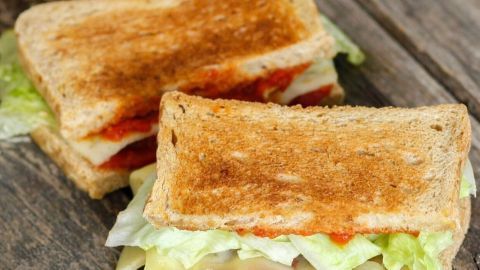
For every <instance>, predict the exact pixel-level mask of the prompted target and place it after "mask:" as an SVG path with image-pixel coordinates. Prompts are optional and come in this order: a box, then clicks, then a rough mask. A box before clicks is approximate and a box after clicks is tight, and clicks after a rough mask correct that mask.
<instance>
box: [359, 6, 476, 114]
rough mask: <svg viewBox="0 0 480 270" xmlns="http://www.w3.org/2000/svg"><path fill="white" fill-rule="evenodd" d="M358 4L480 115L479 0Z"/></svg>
mask: <svg viewBox="0 0 480 270" xmlns="http://www.w3.org/2000/svg"><path fill="white" fill-rule="evenodd" d="M358 3H360V4H361V5H362V6H363V7H364V8H365V9H366V10H367V11H368V12H369V13H370V15H371V16H373V17H374V18H375V19H376V20H377V21H378V22H379V23H380V24H381V25H382V27H384V28H385V29H387V30H388V32H389V33H390V34H391V35H392V36H393V37H394V38H395V39H396V40H397V41H398V42H399V43H400V44H402V46H404V47H405V48H406V49H407V50H408V51H409V52H410V53H411V54H412V55H414V56H415V58H416V59H417V60H418V61H419V62H420V63H421V64H422V66H423V67H424V68H426V69H427V70H428V71H429V72H430V73H431V74H432V75H433V76H434V78H436V79H437V80H438V81H440V82H441V83H442V85H444V87H445V88H446V89H447V90H449V91H450V92H451V93H452V94H453V95H454V96H455V97H457V98H458V99H459V100H461V101H462V102H463V103H465V104H468V106H469V109H470V111H471V112H472V113H473V114H474V115H475V116H476V117H477V118H480V52H479V49H478V48H479V47H478V44H480V1H478V0H462V1H435V0H424V1H417V0H405V1H381V0H359V1H358Z"/></svg>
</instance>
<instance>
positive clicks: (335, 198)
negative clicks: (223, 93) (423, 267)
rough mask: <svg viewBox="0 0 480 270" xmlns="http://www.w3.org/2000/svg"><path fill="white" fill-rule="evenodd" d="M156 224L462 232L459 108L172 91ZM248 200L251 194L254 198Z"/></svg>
mask: <svg viewBox="0 0 480 270" xmlns="http://www.w3.org/2000/svg"><path fill="white" fill-rule="evenodd" d="M160 110H161V116H160V119H161V123H160V132H159V134H158V144H159V148H158V151H157V159H158V162H157V170H158V177H159V179H158V180H157V182H156V184H155V186H154V189H153V191H152V195H151V197H150V198H149V200H148V203H147V205H146V208H145V212H144V215H145V217H146V218H147V219H148V220H149V221H150V222H151V223H152V224H154V225H155V226H163V225H169V226H175V227H178V228H181V229H189V230H207V229H213V228H219V229H225V230H232V231H238V230H240V231H251V232H259V233H260V234H265V235H279V234H302V235H309V234H314V233H318V232H323V233H348V234H354V233H372V232H376V233H380V232H382V233H389V232H399V231H401V232H419V231H444V230H454V229H456V228H459V226H460V224H459V210H458V206H457V202H458V196H459V188H460V186H459V185H460V174H461V168H463V167H462V164H464V162H465V158H466V156H467V153H468V150H469V141H470V131H469V128H470V126H469V122H468V121H469V120H468V113H467V110H466V108H465V106H463V105H459V104H455V105H439V106H432V107H421V108H415V109H402V108H380V109H376V108H364V107H336V108H333V109H328V108H307V109H302V108H300V107H290V108H289V107H282V106H278V105H274V104H267V105H264V104H254V103H248V102H239V101H225V100H215V101H211V100H206V99H202V98H199V97H192V96H186V95H184V94H181V93H168V94H166V95H165V97H164V98H163V99H162V102H161V108H160ZM252 202H255V203H254V204H252Z"/></svg>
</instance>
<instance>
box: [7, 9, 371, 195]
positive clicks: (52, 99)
mask: <svg viewBox="0 0 480 270" xmlns="http://www.w3.org/2000/svg"><path fill="white" fill-rule="evenodd" d="M324 20H325V19H324ZM325 23H326V24H328V27H329V29H331V31H332V32H333V34H334V35H336V36H338V37H339V40H341V41H342V42H341V43H338V44H337V43H336V42H335V40H334V38H332V36H331V35H330V34H329V33H328V32H327V31H326V30H325V27H324V24H325ZM15 33H16V36H17V40H16V42H17V43H18V56H19V59H20V62H21V64H22V67H23V69H24V71H25V72H26V74H27V76H28V78H29V79H30V80H31V81H32V82H33V84H34V87H30V88H34V91H33V92H34V93H33V95H36V96H39V97H41V98H43V99H44V100H45V102H46V104H47V106H46V107H47V108H48V109H47V110H45V111H46V112H47V113H50V114H52V115H53V117H52V119H53V120H52V121H50V122H54V123H55V125H37V126H35V130H34V131H33V132H32V134H31V135H32V138H33V139H34V140H35V141H36V142H37V144H38V145H39V146H40V148H42V149H43V150H44V151H45V152H46V153H47V154H48V155H50V156H51V157H52V158H53V159H54V160H55V161H56V163H57V164H59V165H60V167H62V169H63V170H64V171H65V173H66V174H67V176H69V177H70V178H71V179H73V180H74V181H75V183H76V184H77V185H78V186H79V187H80V188H82V189H84V190H86V191H88V193H89V194H90V196H91V197H93V198H101V197H102V196H103V195H104V194H105V193H107V192H110V191H112V190H115V189H117V188H119V187H122V186H125V185H127V182H128V180H127V177H128V173H129V172H130V171H131V170H133V169H136V168H139V167H141V166H143V165H146V164H148V163H151V162H153V161H155V149H156V144H155V138H154V135H155V134H156V132H157V130H158V126H157V121H158V117H157V115H158V104H159V101H160V98H161V96H162V95H163V93H165V92H168V91H172V90H179V91H183V92H186V93H189V94H193V95H200V96H204V97H209V98H229V99H230V98H231V99H240V100H248V101H259V102H267V101H270V102H276V103H281V104H302V105H304V106H308V105H318V104H336V103H339V102H341V100H342V98H343V90H342V89H341V87H340V86H339V85H338V83H337V74H336V72H335V69H334V66H333V62H332V60H331V59H332V58H333V56H334V55H335V53H336V52H341V51H355V49H356V48H355V46H352V45H349V44H350V43H349V42H344V41H345V40H346V39H345V37H344V36H343V35H342V34H341V33H340V32H338V31H337V30H336V29H335V27H334V26H332V25H331V24H330V23H329V22H328V21H325V22H323V23H322V19H321V18H320V16H319V13H318V11H317V9H316V6H315V3H314V1H313V0H295V1H289V0H280V1H262V0H258V1H235V0H226V1H206V0H191V1H185V0H172V1H163V0H162V1H160V0H157V1H146V0H145V1H142V0H140V1H126V0H122V1H107V0H99V1H94V2H92V1H65V2H53V3H47V4H42V5H38V6H35V7H33V8H31V9H29V10H27V11H26V12H24V13H22V14H21V15H20V17H19V18H18V20H17V22H16V25H15ZM352 48H353V49H352ZM354 54H355V55H357V57H356V58H355V57H354V58H352V59H351V60H352V62H358V61H361V58H362V56H361V53H360V52H359V51H358V49H357V50H356V51H355V52H354ZM0 58H1V57H0ZM349 59H350V58H349ZM5 78H7V77H6V76H5ZM36 90H38V93H39V94H40V95H38V93H37V92H35V91H36ZM27 100H28V101H31V99H26V101H25V102H27Z"/></svg>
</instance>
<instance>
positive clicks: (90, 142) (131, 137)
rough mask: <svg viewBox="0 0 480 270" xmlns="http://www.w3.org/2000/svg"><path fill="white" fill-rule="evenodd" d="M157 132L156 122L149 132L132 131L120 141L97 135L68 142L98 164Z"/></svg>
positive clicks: (93, 162) (94, 163)
mask: <svg viewBox="0 0 480 270" xmlns="http://www.w3.org/2000/svg"><path fill="white" fill-rule="evenodd" d="M157 132H158V124H154V125H152V128H151V129H150V131H148V132H132V133H130V134H128V135H127V136H125V137H124V138H122V139H121V140H118V141H111V140H107V139H105V138H103V137H102V136H100V135H97V136H91V137H88V138H85V139H81V140H75V141H69V142H68V143H69V144H70V146H71V147H72V148H73V149H74V150H75V151H77V152H78V153H79V154H80V155H82V156H83V157H84V158H86V159H87V160H88V161H90V162H91V163H92V164H93V165H95V166H98V165H100V164H102V163H104V162H105V161H107V160H109V159H110V158H111V157H112V156H114V155H115V154H117V153H118V152H120V150H122V149H123V148H125V147H126V146H127V145H129V144H131V143H134V142H137V141H140V140H143V139H145V138H148V137H150V136H153V135H155V134H156V133H157Z"/></svg>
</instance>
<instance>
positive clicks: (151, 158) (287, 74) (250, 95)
mask: <svg viewBox="0 0 480 270" xmlns="http://www.w3.org/2000/svg"><path fill="white" fill-rule="evenodd" d="M309 66H310V64H303V65H298V66H295V67H292V68H287V69H279V70H276V71H274V72H272V73H271V74H270V75H268V76H267V77H265V78H261V79H257V80H255V81H253V82H248V83H244V84H240V85H237V86H235V87H233V88H232V89H230V90H229V91H227V92H223V91H219V90H218V88H217V87H215V86H214V85H210V86H208V85H207V86H206V87H204V88H194V89H191V90H188V91H185V92H187V93H189V94H194V95H200V96H203V97H207V98H225V99H237V100H245V101H257V102H266V101H269V100H271V99H269V98H270V97H272V96H274V95H275V94H278V93H279V92H283V91H285V90H286V89H287V88H288V86H289V85H290V84H291V83H292V81H293V80H294V79H295V77H296V76H297V75H298V74H300V73H302V72H304V71H305V69H307V68H308V67H309ZM220 75H221V74H219V72H218V71H216V70H211V71H208V72H207V73H206V74H205V76H206V77H207V78H208V80H209V81H216V78H217V77H219V76H220ZM332 88H333V85H328V86H325V87H322V88H320V89H318V90H316V91H313V92H310V93H307V94H305V95H302V96H300V97H297V98H295V99H294V100H293V101H292V102H291V103H290V104H289V105H296V104H300V105H302V106H313V105H318V104H319V103H320V101H321V100H322V99H324V98H325V97H327V96H328V95H329V94H330V92H331V90H332ZM157 122H158V111H154V112H150V113H148V114H146V115H145V114H144V115H142V116H138V117H134V118H130V119H124V120H122V121H120V122H118V123H116V124H113V125H111V126H109V127H107V128H105V129H104V130H103V131H101V132H100V133H99V134H97V135H100V136H102V137H103V138H105V139H107V140H111V141H119V140H121V139H123V138H124V137H125V136H127V135H128V134H130V133H132V132H149V131H150V130H151V128H152V126H153V125H154V124H155V123H157ZM155 150H156V141H155V137H154V136H152V137H150V138H147V139H144V140H141V141H138V142H135V143H133V144H130V145H128V146H127V147H125V148H124V149H122V150H121V151H120V152H119V153H117V154H116V155H114V156H113V157H111V158H110V159H109V160H108V161H106V162H105V163H103V164H101V165H100V168H103V169H128V170H132V169H136V168H140V167H142V166H144V165H147V164H149V163H152V162H155V159H156V158H155V152H156V151H155ZM239 233H240V232H239ZM253 233H254V234H255V235H259V236H263V237H272V238H273V237H275V235H273V234H272V233H269V232H268V231H265V230H257V231H254V232H253Z"/></svg>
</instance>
